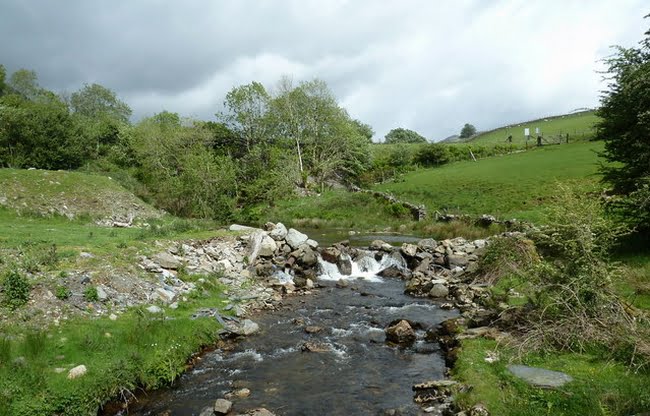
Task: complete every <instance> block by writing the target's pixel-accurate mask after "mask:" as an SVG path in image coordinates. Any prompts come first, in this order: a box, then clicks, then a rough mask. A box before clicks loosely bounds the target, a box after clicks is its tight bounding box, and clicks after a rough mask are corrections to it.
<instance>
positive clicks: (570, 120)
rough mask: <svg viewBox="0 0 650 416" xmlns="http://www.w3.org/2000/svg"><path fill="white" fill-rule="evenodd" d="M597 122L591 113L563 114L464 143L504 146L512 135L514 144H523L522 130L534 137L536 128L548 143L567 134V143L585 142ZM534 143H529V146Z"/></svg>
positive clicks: (496, 131) (497, 131)
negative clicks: (528, 131) (527, 131)
mask: <svg viewBox="0 0 650 416" xmlns="http://www.w3.org/2000/svg"><path fill="white" fill-rule="evenodd" d="M597 121H598V117H597V116H596V115H595V114H594V112H593V111H585V112H580V113H574V114H565V115H561V116H557V117H548V118H542V119H538V120H531V121H527V122H524V123H516V124H512V125H509V126H504V127H501V128H498V129H495V130H491V131H488V132H485V133H481V134H479V135H477V136H476V137H474V138H473V139H472V140H470V141H468V142H466V143H469V144H477V145H487V144H504V143H507V140H506V139H507V138H508V136H509V135H512V139H513V140H512V142H513V143H514V144H524V143H525V142H526V141H525V137H524V129H525V128H529V129H530V134H531V136H534V137H536V134H535V128H537V127H539V129H540V132H541V134H542V135H543V136H544V138H545V139H546V140H548V141H549V142H557V140H556V138H557V137H558V136H559V135H562V136H563V137H566V135H567V134H568V135H569V141H577V140H585V139H589V138H591V137H593V135H594V133H595V130H594V125H595V124H596V122H597ZM563 142H564V140H563ZM534 143H535V142H534V141H533V142H531V144H534Z"/></svg>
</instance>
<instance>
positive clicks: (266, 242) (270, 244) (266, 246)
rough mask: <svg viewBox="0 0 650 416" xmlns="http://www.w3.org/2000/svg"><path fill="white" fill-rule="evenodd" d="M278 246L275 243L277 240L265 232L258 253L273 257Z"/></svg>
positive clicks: (262, 255)
mask: <svg viewBox="0 0 650 416" xmlns="http://www.w3.org/2000/svg"><path fill="white" fill-rule="evenodd" d="M277 248H278V246H277V244H276V243H275V240H274V239H273V238H271V237H270V236H269V235H267V234H265V235H263V236H262V240H261V241H260V248H259V251H258V252H257V254H258V255H259V256H260V257H273V253H275V250H277Z"/></svg>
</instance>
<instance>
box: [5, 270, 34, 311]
mask: <svg viewBox="0 0 650 416" xmlns="http://www.w3.org/2000/svg"><path fill="white" fill-rule="evenodd" d="M2 286H3V303H4V304H5V305H6V306H7V307H8V308H9V309H12V310H13V309H17V308H19V307H21V306H22V305H24V304H25V303H27V301H28V300H29V292H30V291H31V289H32V288H31V285H30V284H29V281H28V280H27V278H26V277H25V276H24V275H23V274H22V273H20V272H19V271H18V270H8V271H7V272H5V274H4V277H3V281H2Z"/></svg>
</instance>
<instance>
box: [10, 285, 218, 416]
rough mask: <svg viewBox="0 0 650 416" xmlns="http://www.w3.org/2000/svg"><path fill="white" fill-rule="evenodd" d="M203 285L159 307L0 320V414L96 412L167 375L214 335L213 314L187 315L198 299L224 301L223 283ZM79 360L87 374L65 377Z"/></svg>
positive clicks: (210, 302)
mask: <svg viewBox="0 0 650 416" xmlns="http://www.w3.org/2000/svg"><path fill="white" fill-rule="evenodd" d="M206 278H208V282H214V280H213V279H210V278H209V277H208V276H206ZM206 290H208V292H207V293H208V295H207V296H205V295H202V296H198V297H195V299H194V301H193V302H191V303H183V304H181V305H180V307H179V308H178V309H177V310H165V313H164V315H157V314H150V313H148V312H147V311H145V310H144V309H141V308H137V309H133V310H131V311H130V312H128V313H126V314H123V315H121V316H120V317H119V318H118V319H117V320H115V321H112V320H110V319H108V318H100V319H93V320H89V319H82V318H79V319H75V320H73V321H71V322H67V323H66V324H65V325H64V326H61V327H51V328H49V329H44V330H29V329H26V328H25V327H23V326H16V325H9V326H4V327H0V415H50V414H65V415H90V414H97V409H98V408H99V407H100V406H101V405H102V404H103V403H104V402H106V401H107V400H109V399H111V398H115V397H122V398H129V396H130V395H131V392H133V391H134V390H135V389H136V388H147V389H153V388H157V387H160V386H163V385H166V384H169V383H171V382H172V381H173V380H174V379H175V378H177V377H178V376H179V375H180V374H181V373H182V372H183V371H184V370H185V366H186V363H187V361H188V359H189V358H190V356H191V355H192V354H193V353H195V352H197V351H198V350H200V349H201V347H202V346H206V345H210V344H213V343H214V342H215V340H216V339H217V335H216V331H217V329H218V328H219V325H218V323H217V322H216V320H214V319H211V318H199V319H195V320H194V319H190V315H191V314H192V313H193V312H194V310H195V309H196V308H198V307H215V306H217V307H219V306H222V305H223V303H222V301H223V295H222V288H221V287H219V286H218V285H216V284H214V283H212V284H209V285H208V286H206ZM80 364H83V365H85V366H86V367H87V369H88V372H87V374H86V375H85V376H83V377H82V378H80V379H75V380H69V379H68V378H67V374H68V370H69V369H71V368H73V367H75V366H77V365H80ZM57 368H61V369H63V370H62V371H61V372H57V370H56V369H57Z"/></svg>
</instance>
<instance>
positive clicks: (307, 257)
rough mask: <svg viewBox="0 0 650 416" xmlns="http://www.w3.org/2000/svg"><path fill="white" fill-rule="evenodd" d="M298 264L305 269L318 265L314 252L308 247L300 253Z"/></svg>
mask: <svg viewBox="0 0 650 416" xmlns="http://www.w3.org/2000/svg"><path fill="white" fill-rule="evenodd" d="M298 263H300V264H301V265H303V266H305V267H313V266H315V265H316V264H318V257H316V252H314V250H312V249H311V248H309V247H306V248H305V249H304V250H303V251H302V256H300V257H299V258H298Z"/></svg>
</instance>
